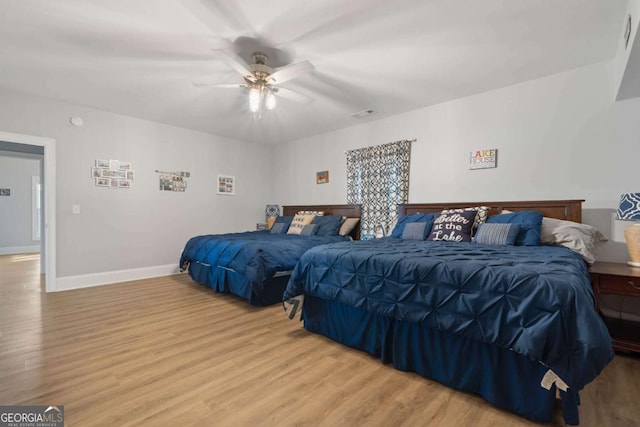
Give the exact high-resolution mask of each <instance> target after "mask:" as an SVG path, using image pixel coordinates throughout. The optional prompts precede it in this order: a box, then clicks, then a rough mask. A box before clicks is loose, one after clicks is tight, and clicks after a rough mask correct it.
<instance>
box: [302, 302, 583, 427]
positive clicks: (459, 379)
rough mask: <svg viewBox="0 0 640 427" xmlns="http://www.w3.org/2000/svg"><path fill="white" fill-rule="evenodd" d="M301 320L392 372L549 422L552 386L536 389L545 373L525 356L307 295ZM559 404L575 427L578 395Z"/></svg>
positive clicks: (565, 396) (565, 395)
mask: <svg viewBox="0 0 640 427" xmlns="http://www.w3.org/2000/svg"><path fill="white" fill-rule="evenodd" d="M303 318H304V326H305V328H306V329H307V330H309V331H311V332H315V333H318V334H321V335H325V336H327V337H329V338H331V339H333V340H335V341H338V342H340V343H342V344H346V345H348V346H350V347H353V348H356V349H359V350H364V351H366V352H368V353H369V354H371V355H373V356H376V357H379V358H380V359H381V360H382V362H383V363H391V364H392V365H393V366H394V367H395V368H397V369H400V370H403V371H412V372H417V373H418V374H420V375H422V376H424V377H426V378H431V379H433V380H435V381H438V382H440V383H442V384H445V385H447V386H449V387H452V388H455V389H459V390H464V391H467V392H472V393H476V394H479V395H480V396H482V397H483V398H484V399H486V400H487V401H488V402H490V403H492V404H494V405H496V406H498V407H501V408H505V409H508V410H510V411H513V412H515V413H517V414H519V415H522V416H523V417H525V418H528V419H530V420H533V421H536V422H541V423H548V422H550V421H551V419H552V416H553V412H554V409H555V405H556V389H555V386H553V387H552V388H551V390H546V389H544V388H542V387H541V386H540V381H541V380H542V378H543V376H544V375H545V373H546V372H547V370H548V368H547V367H545V366H543V365H542V364H540V363H537V362H533V361H531V360H530V359H529V358H528V357H526V356H523V355H521V354H518V353H515V352H513V351H510V350H507V349H504V348H501V347H498V346H495V345H490V344H487V343H484V342H481V341H478V340H475V339H471V338H467V337H461V336H456V335H453V334H450V333H447V332H443V331H440V330H436V329H431V328H427V327H424V326H420V325H417V324H415V323H409V322H406V321H402V320H397V319H392V318H389V317H385V316H380V315H376V314H372V313H370V312H367V311H365V310H362V309H360V308H355V307H351V306H347V305H344V304H341V303H339V302H332V301H326V300H323V299H320V298H317V297H313V296H309V295H307V296H306V297H305V300H304V307H303ZM562 404H563V414H564V418H565V422H566V423H567V424H571V425H575V424H578V409H577V406H578V404H579V399H578V393H577V392H576V391H572V390H570V392H569V393H562Z"/></svg>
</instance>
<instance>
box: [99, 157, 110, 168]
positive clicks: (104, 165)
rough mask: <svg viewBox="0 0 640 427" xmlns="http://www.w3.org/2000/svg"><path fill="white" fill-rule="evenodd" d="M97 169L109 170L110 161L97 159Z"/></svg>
mask: <svg viewBox="0 0 640 427" xmlns="http://www.w3.org/2000/svg"><path fill="white" fill-rule="evenodd" d="M96 167H97V168H105V169H109V160H100V159H96Z"/></svg>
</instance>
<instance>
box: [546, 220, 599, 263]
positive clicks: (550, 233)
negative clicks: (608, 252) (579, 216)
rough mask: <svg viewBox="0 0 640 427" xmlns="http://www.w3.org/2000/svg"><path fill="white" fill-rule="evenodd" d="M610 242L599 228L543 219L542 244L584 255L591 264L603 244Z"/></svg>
mask: <svg viewBox="0 0 640 427" xmlns="http://www.w3.org/2000/svg"><path fill="white" fill-rule="evenodd" d="M607 240H609V239H608V238H607V236H605V235H604V234H602V233H601V232H600V231H599V230H598V229H597V228H595V227H593V226H591V225H587V224H580V223H577V222H573V221H564V220H561V219H555V218H547V217H543V218H542V228H541V232H540V242H541V243H551V244H554V245H562V246H564V247H566V248H569V249H571V250H572V251H575V252H577V253H579V254H580V255H582V258H584V260H585V261H586V262H588V263H589V264H593V263H594V262H595V261H596V259H595V255H594V253H595V250H596V248H597V247H598V246H599V245H600V244H601V243H603V242H606V241H607Z"/></svg>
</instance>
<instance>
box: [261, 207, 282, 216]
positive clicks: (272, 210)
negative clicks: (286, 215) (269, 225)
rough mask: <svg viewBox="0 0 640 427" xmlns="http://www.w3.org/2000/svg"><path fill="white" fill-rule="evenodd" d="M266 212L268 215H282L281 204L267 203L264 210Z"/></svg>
mask: <svg viewBox="0 0 640 427" xmlns="http://www.w3.org/2000/svg"><path fill="white" fill-rule="evenodd" d="M264 213H265V215H266V216H267V217H270V216H280V206H279V205H267V207H266V208H265V210H264Z"/></svg>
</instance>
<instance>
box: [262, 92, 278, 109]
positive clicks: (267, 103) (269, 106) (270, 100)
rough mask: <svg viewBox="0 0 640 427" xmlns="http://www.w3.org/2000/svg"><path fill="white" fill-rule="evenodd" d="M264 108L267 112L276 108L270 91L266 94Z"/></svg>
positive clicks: (273, 96) (274, 97)
mask: <svg viewBox="0 0 640 427" xmlns="http://www.w3.org/2000/svg"><path fill="white" fill-rule="evenodd" d="M265 106H266V107H267V110H273V109H274V108H276V96H275V95H274V94H273V92H272V91H269V92H267V98H266V100H265Z"/></svg>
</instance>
